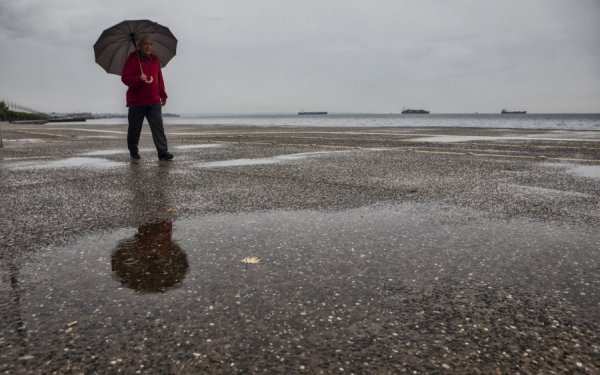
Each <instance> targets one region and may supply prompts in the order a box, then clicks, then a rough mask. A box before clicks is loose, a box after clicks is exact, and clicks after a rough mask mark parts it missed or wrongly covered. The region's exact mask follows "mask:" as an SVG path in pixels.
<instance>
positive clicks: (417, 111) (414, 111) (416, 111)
mask: <svg viewBox="0 0 600 375" xmlns="http://www.w3.org/2000/svg"><path fill="white" fill-rule="evenodd" d="M402 114H403V115H427V114H429V111H426V110H424V109H403V110H402Z"/></svg>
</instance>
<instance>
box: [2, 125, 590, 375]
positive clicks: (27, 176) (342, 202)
mask: <svg viewBox="0 0 600 375" xmlns="http://www.w3.org/2000/svg"><path fill="white" fill-rule="evenodd" d="M0 126H1V128H2V136H3V143H4V147H3V148H0V173H1V179H0V187H1V191H2V204H1V205H0V276H1V278H0V280H1V282H0V318H1V320H2V326H1V330H0V372H3V373H17V374H19V373H27V374H30V373H33V374H50V373H60V374H64V373H138V372H139V373H176V374H196V373H238V372H239V373H302V372H305V373H357V374H359V373H403V372H407V373H413V374H414V373H486V374H487V373H589V374H593V373H599V372H600V344H599V343H600V337H599V336H600V329H599V326H598V323H597V322H598V321H600V314H599V313H598V311H600V310H599V307H600V306H599V305H600V292H599V291H600V289H599V283H600V281H599V280H600V267H599V264H600V253H599V252H598V249H599V248H600V234H599V233H598V230H597V228H598V225H599V224H600V184H599V183H598V180H599V179H600V132H594V131H544V130H519V129H477V128H381V129H376V128H369V129H367V130H365V129H351V128H343V129H340V128H335V129H328V128H295V127H279V128H278V127H268V128H260V127H235V126H217V125H215V126H172V127H170V128H169V129H168V138H169V144H170V148H171V151H173V152H174V153H175V154H176V158H175V160H174V161H173V162H159V161H158V160H157V157H156V152H155V151H154V149H153V145H152V143H151V138H150V136H149V134H148V133H146V132H145V133H144V134H143V136H142V144H141V147H142V150H141V155H142V160H141V161H140V162H139V163H131V162H130V160H129V155H128V153H127V151H126V150H125V148H124V136H125V131H126V129H125V128H124V127H123V126H116V125H115V126H109V125H106V126H102V125H97V126H90V125H83V124H82V125H60V124H54V125H44V126H37V125H12V124H6V123H4V124H0ZM253 257H255V258H256V260H255V259H254V258H253ZM242 260H244V261H242Z"/></svg>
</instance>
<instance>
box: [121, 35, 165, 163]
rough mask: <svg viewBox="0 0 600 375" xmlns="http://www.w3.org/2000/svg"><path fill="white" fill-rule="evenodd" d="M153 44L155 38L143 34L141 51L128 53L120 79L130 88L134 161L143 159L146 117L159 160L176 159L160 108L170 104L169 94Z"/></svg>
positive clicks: (130, 144)
mask: <svg viewBox="0 0 600 375" xmlns="http://www.w3.org/2000/svg"><path fill="white" fill-rule="evenodd" d="M153 45H154V42H153V40H152V38H151V37H150V36H144V37H143V38H142V39H141V40H140V42H139V50H138V51H136V52H133V53H132V54H131V55H129V58H128V59H127V61H126V62H125V66H124V67H123V72H122V73H121V81H123V83H124V84H126V85H127V87H128V89H127V107H129V115H128V120H129V128H128V129H127V147H128V148H129V154H130V155H131V158H132V159H134V160H137V159H139V158H140V154H139V149H138V143H139V141H140V134H141V132H142V124H143V121H144V117H145V118H146V119H147V120H148V125H150V131H151V132H152V139H153V140H154V145H155V146H156V151H158V158H159V159H160V160H171V159H173V154H171V153H170V152H169V151H168V147H167V137H166V136H165V130H164V128H163V119H162V109H161V106H163V105H165V104H166V103H167V93H166V91H165V83H164V81H163V76H162V72H161V69H160V62H159V61H158V58H157V57H156V55H154V54H153Z"/></svg>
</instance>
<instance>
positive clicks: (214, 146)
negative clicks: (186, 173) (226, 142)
mask: <svg viewBox="0 0 600 375" xmlns="http://www.w3.org/2000/svg"><path fill="white" fill-rule="evenodd" d="M219 147H223V145H221V144H215V143H207V144H200V145H179V146H175V147H173V148H174V149H175V150H194V149H201V148H219Z"/></svg>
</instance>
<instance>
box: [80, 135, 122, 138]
mask: <svg viewBox="0 0 600 375" xmlns="http://www.w3.org/2000/svg"><path fill="white" fill-rule="evenodd" d="M75 138H78V139H122V137H116V136H112V135H79V136H76V137H75Z"/></svg>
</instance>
